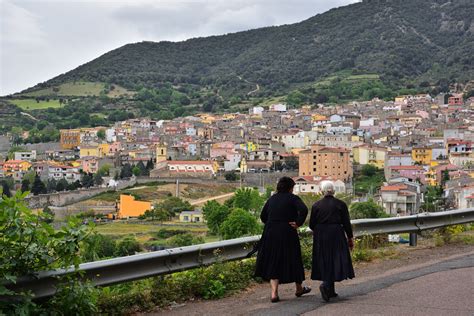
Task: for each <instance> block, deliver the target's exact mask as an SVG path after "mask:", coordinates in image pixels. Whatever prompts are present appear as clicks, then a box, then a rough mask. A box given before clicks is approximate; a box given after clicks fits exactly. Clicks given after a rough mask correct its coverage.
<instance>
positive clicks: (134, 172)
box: [132, 166, 142, 177]
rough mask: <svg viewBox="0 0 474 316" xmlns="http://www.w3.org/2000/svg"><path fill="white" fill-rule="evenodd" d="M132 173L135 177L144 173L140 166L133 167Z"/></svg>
mask: <svg viewBox="0 0 474 316" xmlns="http://www.w3.org/2000/svg"><path fill="white" fill-rule="evenodd" d="M132 173H133V175H134V176H135V177H138V176H141V175H142V171H141V170H140V168H138V166H134V167H133V169H132Z"/></svg>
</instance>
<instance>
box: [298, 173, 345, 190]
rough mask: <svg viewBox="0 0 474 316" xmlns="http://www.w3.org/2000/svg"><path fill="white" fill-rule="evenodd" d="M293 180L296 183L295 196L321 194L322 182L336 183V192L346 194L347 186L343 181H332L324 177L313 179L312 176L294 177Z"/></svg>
mask: <svg viewBox="0 0 474 316" xmlns="http://www.w3.org/2000/svg"><path fill="white" fill-rule="evenodd" d="M293 180H294V181H295V183H296V184H295V187H294V188H293V192H294V193H295V194H300V193H314V194H318V193H321V182H322V181H325V180H331V181H332V182H333V183H334V188H335V190H336V193H345V192H346V185H345V183H344V182H343V181H341V180H332V179H330V178H328V177H324V178H323V177H312V176H299V177H294V178H293Z"/></svg>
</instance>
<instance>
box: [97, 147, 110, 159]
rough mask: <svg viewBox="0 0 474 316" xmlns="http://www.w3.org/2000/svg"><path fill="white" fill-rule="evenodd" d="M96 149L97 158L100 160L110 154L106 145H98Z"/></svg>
mask: <svg viewBox="0 0 474 316" xmlns="http://www.w3.org/2000/svg"><path fill="white" fill-rule="evenodd" d="M97 149H98V151H99V157H100V158H102V157H106V156H108V154H109V152H110V145H109V144H107V143H103V144H99V145H98V146H97Z"/></svg>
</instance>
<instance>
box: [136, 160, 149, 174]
mask: <svg viewBox="0 0 474 316" xmlns="http://www.w3.org/2000/svg"><path fill="white" fill-rule="evenodd" d="M137 167H138V168H139V169H140V175H141V176H148V175H150V172H149V171H148V169H147V168H146V167H145V164H144V163H143V161H139V162H138V163H137Z"/></svg>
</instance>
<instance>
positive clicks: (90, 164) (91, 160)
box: [78, 157, 99, 173]
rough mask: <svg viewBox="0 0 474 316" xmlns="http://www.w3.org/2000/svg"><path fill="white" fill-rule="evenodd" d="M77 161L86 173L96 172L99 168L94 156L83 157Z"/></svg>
mask: <svg viewBox="0 0 474 316" xmlns="http://www.w3.org/2000/svg"><path fill="white" fill-rule="evenodd" d="M78 161H79V162H80V163H81V168H82V171H84V172H86V173H96V172H97V171H98V170H99V160H98V159H97V158H96V157H83V158H81V159H80V160H78Z"/></svg>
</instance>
